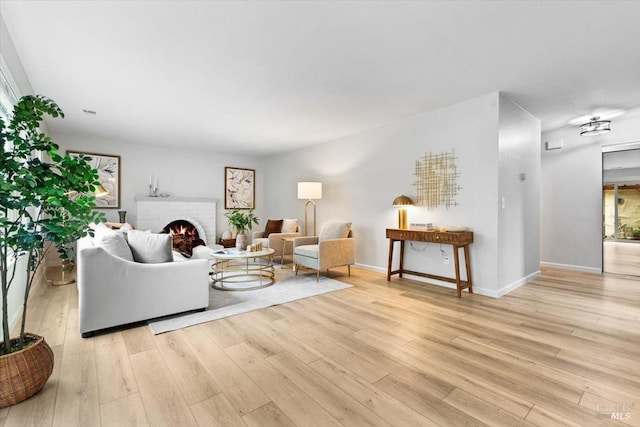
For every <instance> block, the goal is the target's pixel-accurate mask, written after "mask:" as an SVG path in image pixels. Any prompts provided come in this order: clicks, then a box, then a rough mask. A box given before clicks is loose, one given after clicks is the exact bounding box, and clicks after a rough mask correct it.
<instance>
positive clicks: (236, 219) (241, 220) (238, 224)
mask: <svg viewBox="0 0 640 427" xmlns="http://www.w3.org/2000/svg"><path fill="white" fill-rule="evenodd" d="M224 216H226V217H227V219H228V220H229V225H230V226H231V227H232V228H233V229H234V230H236V231H237V232H238V235H237V236H236V249H239V250H242V251H244V250H245V249H247V244H248V243H249V239H248V238H247V235H246V234H245V230H246V229H249V231H251V229H252V228H253V225H254V224H256V225H257V224H258V217H257V216H255V215H254V214H253V209H249V211H248V212H247V213H244V212H242V211H241V210H240V209H234V210H232V211H230V212H229V211H227V212H225V214H224Z"/></svg>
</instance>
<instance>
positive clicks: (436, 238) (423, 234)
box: [387, 228, 473, 298]
mask: <svg viewBox="0 0 640 427" xmlns="http://www.w3.org/2000/svg"><path fill="white" fill-rule="evenodd" d="M387 239H389V264H388V265H387V281H389V280H391V276H392V275H394V274H398V275H399V276H400V277H402V273H407V274H413V275H415V276H421V277H427V278H429V279H435V280H442V281H444V282H449V283H455V284H456V289H457V291H458V298H461V297H462V290H463V289H469V292H470V293H473V283H472V281H471V261H470V259H469V245H470V244H471V243H473V232H472V231H462V232H441V231H427V230H400V229H396V228H387ZM406 241H412V242H428V243H441V244H443V245H451V246H453V259H454V262H455V270H456V277H455V279H453V278H451V277H444V276H437V275H435V274H428V273H422V272H419V271H409V270H405V269H404V268H403V262H404V243H405V242H406ZM395 242H400V268H399V269H398V270H393V271H391V263H392V261H393V246H394V243H395ZM460 248H463V249H464V263H465V267H466V270H467V280H466V281H465V280H460V257H459V255H458V250H459V249H460Z"/></svg>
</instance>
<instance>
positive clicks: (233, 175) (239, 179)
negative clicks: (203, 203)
mask: <svg viewBox="0 0 640 427" xmlns="http://www.w3.org/2000/svg"><path fill="white" fill-rule="evenodd" d="M255 176H256V171H255V170H254V169H243V168H233V167H229V166H227V167H225V168H224V208H225V209H253V208H254V204H255V187H256V178H255Z"/></svg>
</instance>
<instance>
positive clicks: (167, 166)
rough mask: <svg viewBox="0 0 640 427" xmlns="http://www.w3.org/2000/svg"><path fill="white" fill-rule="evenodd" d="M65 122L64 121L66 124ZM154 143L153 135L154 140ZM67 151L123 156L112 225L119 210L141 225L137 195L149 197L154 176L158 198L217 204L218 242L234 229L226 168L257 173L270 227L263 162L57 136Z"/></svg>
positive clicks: (109, 214)
mask: <svg viewBox="0 0 640 427" xmlns="http://www.w3.org/2000/svg"><path fill="white" fill-rule="evenodd" d="M62 120H64V119H62ZM149 137H150V138H153V135H152V134H150V136H149ZM53 140H54V141H55V142H56V143H57V144H59V145H60V152H61V153H65V152H66V150H73V151H85V152H91V153H102V154H112V155H118V156H120V167H121V171H120V174H121V175H120V185H121V189H120V191H121V193H120V197H121V207H120V209H103V210H102V211H103V212H105V214H106V215H107V221H112V222H118V212H117V211H118V210H125V211H127V222H130V223H133V224H134V225H135V223H136V204H135V201H134V197H135V196H136V195H141V196H145V195H148V194H149V176H150V175H155V176H157V177H158V193H168V194H170V195H172V196H178V197H209V198H214V199H217V200H218V204H217V212H216V218H217V220H216V230H217V233H218V236H217V238H219V237H220V234H222V232H223V231H224V230H227V229H228V228H229V226H228V223H227V219H226V217H225V216H224V212H225V210H224V168H225V166H234V167H240V168H247V169H255V171H256V194H255V196H256V198H255V200H256V209H255V213H256V215H257V216H258V217H259V218H260V220H261V221H260V223H261V224H262V225H264V224H265V223H266V217H265V216H264V215H263V214H262V212H263V211H264V209H263V203H264V196H263V188H264V169H263V167H262V161H261V160H260V159H259V158H255V157H249V156H237V155H228V154H220V153H215V152H211V151H203V150H194V149H180V148H168V147H159V146H153V145H149V146H142V145H134V144H128V143H127V142H126V140H122V141H105V140H104V139H102V138H87V137H79V136H75V135H63V134H60V135H53Z"/></svg>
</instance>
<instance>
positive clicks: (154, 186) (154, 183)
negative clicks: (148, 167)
mask: <svg viewBox="0 0 640 427" xmlns="http://www.w3.org/2000/svg"><path fill="white" fill-rule="evenodd" d="M157 190H158V177H157V176H156V177H154V178H153V191H157Z"/></svg>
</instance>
